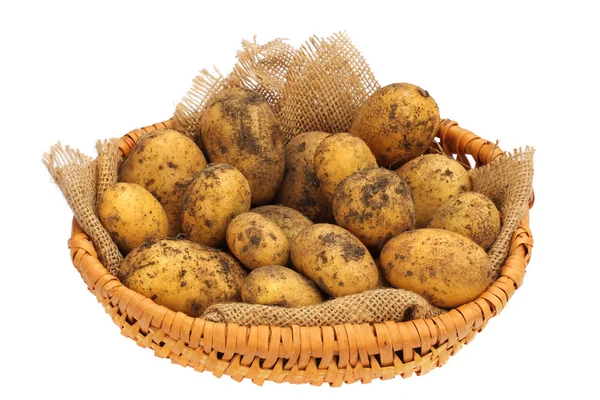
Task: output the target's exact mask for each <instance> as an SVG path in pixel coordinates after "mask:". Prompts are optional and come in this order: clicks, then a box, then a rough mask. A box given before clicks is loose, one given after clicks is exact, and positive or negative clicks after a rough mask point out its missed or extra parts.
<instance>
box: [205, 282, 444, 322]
mask: <svg viewBox="0 0 600 400" xmlns="http://www.w3.org/2000/svg"><path fill="white" fill-rule="evenodd" d="M444 312H445V310H443V309H441V308H437V307H434V306H432V305H430V304H429V303H428V302H427V300H425V299H424V298H422V297H421V296H419V295H417V294H415V293H412V292H409V291H406V290H402V289H376V290H370V291H367V292H364V293H360V294H353V295H349V296H344V297H340V298H337V299H335V300H329V301H326V302H324V303H321V304H317V305H314V306H307V307H299V308H284V307H274V306H262V305H253V304H245V303H228V304H215V305H212V306H210V307H208V308H207V309H206V311H205V312H204V314H203V315H202V318H203V319H205V320H207V321H213V322H231V323H236V324H239V325H244V326H249V325H276V326H291V325H300V326H320V325H336V324H345V323H349V324H362V323H377V322H385V321H409V320H411V319H417V318H430V317H435V316H437V315H440V314H442V313H444Z"/></svg>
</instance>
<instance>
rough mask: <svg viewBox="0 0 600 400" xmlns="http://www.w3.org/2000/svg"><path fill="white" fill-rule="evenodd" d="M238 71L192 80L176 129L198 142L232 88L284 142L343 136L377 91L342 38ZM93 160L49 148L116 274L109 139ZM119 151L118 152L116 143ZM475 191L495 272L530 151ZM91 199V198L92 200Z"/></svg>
mask: <svg viewBox="0 0 600 400" xmlns="http://www.w3.org/2000/svg"><path fill="white" fill-rule="evenodd" d="M237 58H238V62H237V64H236V65H235V66H234V68H233V71H232V72H231V73H230V74H229V75H228V76H227V77H223V76H222V75H221V74H220V73H219V72H218V71H216V72H215V74H212V73H210V72H208V71H207V70H202V71H200V74H199V75H198V76H196V77H195V78H194V80H193V86H192V88H191V89H190V90H189V91H188V92H187V94H186V95H185V96H184V97H183V98H182V100H181V102H180V103H179V104H178V105H177V107H176V110H175V114H174V116H173V126H174V128H175V129H176V130H178V131H180V132H183V133H185V134H187V135H189V136H192V137H195V136H197V135H199V134H201V132H200V131H199V121H200V118H201V116H202V112H203V110H204V109H205V107H206V105H207V104H208V101H209V99H210V98H211V97H212V95H214V94H215V93H217V92H218V91H220V90H222V89H224V88H228V87H244V88H247V89H251V90H254V91H256V92H258V93H260V94H261V95H262V96H263V97H264V98H265V99H266V100H267V102H268V103H269V104H270V105H271V107H272V108H273V110H274V111H275V113H276V115H277V116H278V118H279V121H280V124H281V127H282V132H283V135H284V139H285V141H286V142H287V141H289V139H291V138H292V137H293V136H294V135H296V134H299V133H302V132H306V131H315V130H318V131H325V132H332V133H334V132H346V131H348V130H349V128H350V125H351V124H352V120H353V118H354V116H355V114H356V112H357V111H358V109H359V108H360V106H361V105H362V104H363V103H364V101H365V100H366V99H367V98H368V97H369V96H370V95H371V94H372V93H373V92H374V91H375V90H376V89H377V88H379V84H378V83H377V81H376V80H375V77H374V76H373V74H372V72H371V70H370V68H369V66H368V64H367V63H366V62H365V60H364V59H363V58H362V56H361V54H360V53H359V52H358V50H357V49H356V48H355V47H354V46H353V45H352V43H351V42H350V40H349V39H348V37H347V36H346V35H345V34H343V33H337V34H334V35H332V36H330V37H328V38H325V39H320V38H316V37H313V38H311V39H309V40H308V41H307V42H306V43H305V44H304V45H303V46H301V47H300V49H298V50H295V49H294V48H293V47H291V46H289V45H287V44H286V43H285V42H284V41H283V40H281V39H276V40H274V41H271V42H268V43H267V44H265V45H259V44H257V43H256V40H254V42H253V43H251V42H243V43H242V50H241V51H239V52H238V54H237ZM98 146H99V147H98V151H99V156H98V158H97V159H96V160H95V161H94V162H92V161H91V160H90V159H89V158H87V157H85V156H83V155H82V154H80V153H79V152H77V151H72V150H70V149H67V150H63V149H62V147H60V146H58V147H57V146H55V147H53V148H52V149H51V152H50V154H49V155H46V157H45V160H44V162H45V163H46V165H47V167H48V170H49V171H50V173H51V174H52V176H53V178H54V180H55V182H56V183H57V184H58V185H59V187H61V190H62V191H63V194H64V195H65V197H66V198H67V201H68V203H69V205H70V206H71V208H72V209H73V211H74V214H75V218H76V219H77V221H78V222H79V223H80V225H81V226H82V228H83V229H84V231H85V232H86V233H88V235H89V236H90V238H91V240H92V242H93V244H94V247H95V248H96V249H97V250H98V252H99V254H98V255H99V258H100V260H101V261H102V262H103V264H104V265H105V266H106V267H107V269H108V270H109V272H111V273H112V274H113V275H116V272H117V271H118V266H119V263H120V261H121V254H120V253H119V251H118V249H117V247H116V245H115V244H114V242H112V240H110V236H109V235H108V233H107V232H106V231H105V230H104V228H103V227H102V226H101V224H100V223H99V221H98V218H97V217H96V215H95V205H94V201H95V198H96V196H97V194H99V193H101V192H102V191H103V190H104V189H106V187H108V186H109V185H110V184H111V182H113V183H114V182H116V177H117V172H118V163H119V162H120V157H116V158H115V151H117V152H118V149H117V150H115V146H114V143H113V142H112V141H109V142H104V143H103V144H102V145H100V144H98ZM117 148H118V145H117ZM469 174H470V176H471V178H472V180H473V189H474V190H475V191H478V192H481V193H483V194H486V195H488V196H489V197H490V198H491V199H492V200H493V201H494V202H495V203H496V205H497V206H498V207H499V209H500V212H501V214H502V218H503V226H502V230H501V233H500V235H499V237H498V239H497V240H496V242H495V243H494V245H493V246H492V249H491V250H490V252H489V255H490V259H491V261H492V264H493V267H494V270H495V271H496V275H498V274H499V271H500V269H501V266H502V264H503V262H504V260H505V258H506V255H507V253H508V250H509V247H510V242H511V237H512V233H513V232H514V231H515V229H516V228H517V226H518V224H519V222H520V220H521V219H522V217H523V214H524V212H525V211H526V207H527V204H528V202H529V198H530V196H531V183H532V177H533V149H532V148H529V147H528V148H526V149H525V151H520V150H519V151H515V152H514V153H513V154H506V155H505V156H503V157H500V158H499V159H497V160H496V161H494V162H493V163H491V164H490V165H487V166H484V167H480V168H477V169H475V170H471V171H470V172H469ZM90 199H91V200H90ZM442 312H444V310H442V309H439V308H436V307H434V306H432V305H430V304H429V303H427V301H426V300H425V299H423V298H422V297H421V296H418V295H417V294H415V293H412V292H408V291H404V290H401V289H376V290H372V291H368V292H365V293H361V294H356V295H350V296H345V297H342V298H338V299H333V300H329V301H327V302H325V303H322V304H318V305H315V306H310V307H302V308H294V309H288V308H282V307H276V306H261V305H250V304H245V303H228V304H216V305H213V306H211V307H209V308H208V309H207V310H206V311H205V313H204V314H203V316H202V318H204V319H206V320H208V321H213V322H234V323H237V324H240V325H246V326H247V325H264V324H266V325H277V326H289V325H301V326H314V325H330V324H339V323H376V322H384V321H389V320H394V321H404V320H407V319H413V318H428V317H432V316H436V315H439V314H440V313H442Z"/></svg>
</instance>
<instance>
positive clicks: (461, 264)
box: [380, 228, 494, 308]
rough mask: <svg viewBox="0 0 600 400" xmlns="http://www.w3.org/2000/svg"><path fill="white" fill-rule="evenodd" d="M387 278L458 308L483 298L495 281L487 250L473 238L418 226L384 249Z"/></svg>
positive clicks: (433, 301)
mask: <svg viewBox="0 0 600 400" xmlns="http://www.w3.org/2000/svg"><path fill="white" fill-rule="evenodd" d="M380 260H381V266H382V271H383V273H384V275H385V279H386V280H387V281H388V282H389V283H390V284H391V285H392V286H393V287H395V288H401V289H405V290H410V291H412V292H415V293H417V294H419V295H421V296H423V297H424V298H426V299H427V300H428V301H429V302H430V303H431V304H432V305H434V306H437V307H442V308H455V307H458V306H460V305H462V304H465V303H467V302H469V301H473V300H475V299H476V298H477V297H479V296H480V295H481V294H482V293H483V292H484V291H485V289H487V287H488V286H489V285H490V284H491V283H492V282H493V280H494V276H493V271H492V264H491V262H490V259H489V258H488V256H487V254H486V252H485V251H484V250H483V249H482V248H481V247H480V246H479V245H477V244H476V243H475V242H473V241H472V240H470V239H469V238H467V237H465V236H462V235H459V234H458V233H454V232H450V231H445V230H441V229H429V228H425V229H417V230H413V231H408V232H404V233H401V234H400V235H398V236H396V237H394V238H393V239H391V240H390V241H389V242H387V243H386V245H385V246H384V247H383V249H382V251H381V257H380Z"/></svg>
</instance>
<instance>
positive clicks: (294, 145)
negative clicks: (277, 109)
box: [277, 132, 333, 222]
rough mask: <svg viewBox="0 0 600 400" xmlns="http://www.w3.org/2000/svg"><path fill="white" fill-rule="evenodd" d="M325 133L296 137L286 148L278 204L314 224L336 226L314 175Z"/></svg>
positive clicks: (306, 133) (309, 133)
mask: <svg viewBox="0 0 600 400" xmlns="http://www.w3.org/2000/svg"><path fill="white" fill-rule="evenodd" d="M328 136H330V134H329V133H325V132H305V133H301V134H299V135H296V136H294V137H293V138H292V139H291V140H290V141H289V142H288V144H287V145H286V146H285V173H284V176H283V182H282V183H281V187H280V188H279V192H278V193H277V202H279V203H281V204H282V205H284V206H287V207H291V208H293V209H295V210H298V211H300V212H301V213H302V214H304V215H306V216H307V217H308V218H310V219H311V220H312V221H315V222H333V214H332V211H331V203H330V202H329V201H328V200H327V198H326V197H325V195H324V194H323V192H322V191H321V183H320V181H319V179H318V178H317V174H316V173H315V163H314V160H315V151H316V150H317V147H318V146H319V144H321V142H322V141H323V139H325V138H326V137H328Z"/></svg>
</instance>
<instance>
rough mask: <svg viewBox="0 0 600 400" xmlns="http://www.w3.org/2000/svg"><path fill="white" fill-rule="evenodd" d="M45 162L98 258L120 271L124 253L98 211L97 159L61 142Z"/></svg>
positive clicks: (108, 267)
mask: <svg viewBox="0 0 600 400" xmlns="http://www.w3.org/2000/svg"><path fill="white" fill-rule="evenodd" d="M42 162H43V163H44V165H46V168H48V172H50V175H51V176H52V179H53V180H54V182H55V183H56V184H57V185H58V187H59V188H60V190H61V191H62V193H63V195H64V197H65V199H66V200H67V203H68V204H69V206H70V207H71V209H72V210H73V214H74V215H75V219H76V220H77V222H78V223H79V225H81V227H82V228H83V230H84V231H85V232H86V233H87V234H88V235H89V237H90V239H91V241H92V244H93V245H94V248H95V249H96V252H97V253H98V259H99V260H100V261H101V262H102V264H103V265H104V266H105V267H106V268H107V269H108V271H109V272H110V273H111V274H113V275H116V274H117V272H118V268H119V265H120V263H121V260H122V259H123V256H122V255H121V253H120V252H119V249H118V247H117V245H116V244H115V243H114V242H113V240H112V238H111V237H110V235H109V234H108V232H107V231H106V229H104V227H103V226H102V224H101V223H100V220H99V219H98V217H97V215H96V192H97V187H98V186H97V185H98V176H97V161H96V162H94V161H92V159H91V158H90V157H88V156H86V155H84V154H82V153H81V152H80V151H79V150H74V149H71V148H69V146H65V147H64V148H63V146H62V145H61V144H60V143H57V144H56V145H54V146H52V147H51V148H50V152H49V153H46V154H44V156H43V158H42Z"/></svg>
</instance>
